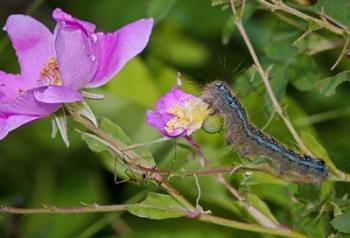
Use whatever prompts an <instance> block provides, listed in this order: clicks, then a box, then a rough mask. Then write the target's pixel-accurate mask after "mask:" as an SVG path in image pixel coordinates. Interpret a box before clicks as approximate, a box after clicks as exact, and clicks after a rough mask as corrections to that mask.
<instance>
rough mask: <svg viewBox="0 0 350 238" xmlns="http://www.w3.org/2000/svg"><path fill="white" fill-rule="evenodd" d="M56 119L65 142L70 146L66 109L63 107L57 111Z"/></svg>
mask: <svg viewBox="0 0 350 238" xmlns="http://www.w3.org/2000/svg"><path fill="white" fill-rule="evenodd" d="M54 119H55V122H56V125H57V128H58V131H59V132H60V135H61V137H62V140H63V142H64V144H65V145H66V146H67V147H69V138H68V134H67V116H66V112H65V110H64V109H63V108H61V109H60V110H58V111H57V112H55V114H54Z"/></svg>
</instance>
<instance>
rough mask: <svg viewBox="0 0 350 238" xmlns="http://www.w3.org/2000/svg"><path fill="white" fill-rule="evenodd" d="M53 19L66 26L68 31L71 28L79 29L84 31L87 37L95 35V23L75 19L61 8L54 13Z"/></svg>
mask: <svg viewBox="0 0 350 238" xmlns="http://www.w3.org/2000/svg"><path fill="white" fill-rule="evenodd" d="M52 17H53V19H55V21H56V22H57V23H59V24H62V25H64V27H65V28H66V29H69V28H71V29H73V30H76V29H78V28H79V29H80V30H82V31H84V32H85V34H86V35H90V34H93V33H94V31H95V25H94V24H93V23H91V22H87V21H82V20H79V19H77V18H74V17H72V16H71V15H69V14H67V13H65V12H64V11H62V10H61V9H59V8H56V9H55V10H54V11H53V12H52Z"/></svg>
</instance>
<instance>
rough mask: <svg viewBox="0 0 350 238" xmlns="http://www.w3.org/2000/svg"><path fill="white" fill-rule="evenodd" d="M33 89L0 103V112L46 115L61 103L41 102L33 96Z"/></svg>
mask: <svg viewBox="0 0 350 238" xmlns="http://www.w3.org/2000/svg"><path fill="white" fill-rule="evenodd" d="M34 92H35V90H29V91H26V92H24V93H22V94H21V95H20V96H18V97H17V98H16V100H14V101H12V102H9V103H0V113H3V114H20V115H31V116H47V115H50V114H51V113H53V112H55V111H56V110H57V109H58V108H60V106H61V104H58V103H54V104H48V103H42V102H39V101H37V100H36V99H35V98H34Z"/></svg>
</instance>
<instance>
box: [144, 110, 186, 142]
mask: <svg viewBox="0 0 350 238" xmlns="http://www.w3.org/2000/svg"><path fill="white" fill-rule="evenodd" d="M172 118H173V116H172V115H170V114H168V113H165V114H162V113H159V112H156V111H149V110H148V111H147V115H146V123H147V124H148V125H150V126H153V127H154V128H156V129H158V131H159V132H160V133H162V134H163V135H164V136H167V137H177V136H180V135H182V134H183V133H184V132H185V130H184V129H180V128H178V129H175V130H173V131H172V132H168V131H167V130H166V129H165V128H166V127H167V123H168V121H170V120H171V119H172Z"/></svg>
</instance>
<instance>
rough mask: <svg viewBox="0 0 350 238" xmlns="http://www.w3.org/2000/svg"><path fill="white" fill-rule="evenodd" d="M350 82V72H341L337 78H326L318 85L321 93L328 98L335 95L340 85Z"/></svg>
mask: <svg viewBox="0 0 350 238" xmlns="http://www.w3.org/2000/svg"><path fill="white" fill-rule="evenodd" d="M349 80H350V71H349V70H348V71H344V72H341V73H339V74H337V75H335V76H332V77H328V78H325V79H323V80H321V81H320V82H318V83H317V88H318V90H319V92H320V93H321V94H323V95H325V96H327V97H329V96H332V95H333V94H334V93H335V89H336V88H337V87H338V86H339V84H341V83H343V82H346V81H349Z"/></svg>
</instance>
